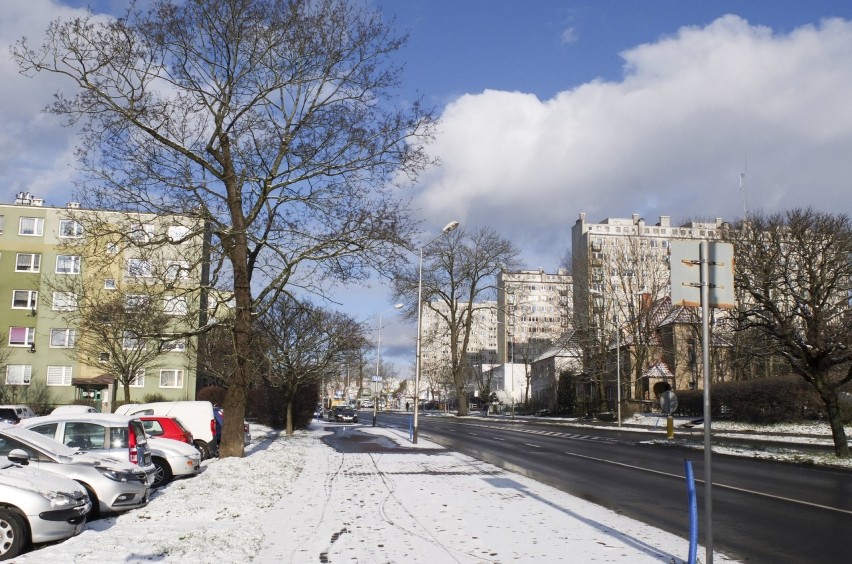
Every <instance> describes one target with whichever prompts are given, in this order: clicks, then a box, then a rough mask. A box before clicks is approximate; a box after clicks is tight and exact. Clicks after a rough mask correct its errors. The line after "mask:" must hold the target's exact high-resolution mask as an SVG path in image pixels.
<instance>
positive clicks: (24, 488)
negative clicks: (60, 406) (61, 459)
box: [0, 450, 92, 560]
mask: <svg viewBox="0 0 852 564" xmlns="http://www.w3.org/2000/svg"><path fill="white" fill-rule="evenodd" d="M10 454H11V455H12V458H15V457H21V456H23V457H25V456H26V453H25V452H23V451H20V450H13V451H12V452H11V453H10ZM91 508H92V502H91V501H90V500H89V496H88V494H87V493H86V490H85V489H83V486H81V485H80V484H78V483H77V482H75V481H74V480H70V479H68V478H63V477H62V476H57V475H56V474H51V473H49V472H45V471H43V470H37V469H35V468H29V467H27V466H21V465H19V464H15V463H13V462H12V461H11V460H8V459H7V460H2V461H0V532H2V542H0V560H7V559H9V558H14V557H16V556H18V555H19V554H21V553H22V552H24V551H25V550H26V549H27V548H28V547H29V546H30V545H31V544H40V543H45V542H55V541H60V540H65V539H67V538H70V537H73V536H74V535H76V534H78V533H79V532H80V531H81V530H82V529H83V524H84V523H85V522H86V514H87V513H88V512H89V510H90V509H91Z"/></svg>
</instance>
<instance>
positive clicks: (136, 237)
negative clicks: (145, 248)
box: [130, 224, 154, 243]
mask: <svg viewBox="0 0 852 564" xmlns="http://www.w3.org/2000/svg"><path fill="white" fill-rule="evenodd" d="M153 238H154V226H153V225H148V224H136V225H134V226H132V227H131V228H130V240H131V241H133V242H134V243H150V242H151V240H152V239H153Z"/></svg>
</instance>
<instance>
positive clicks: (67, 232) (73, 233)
mask: <svg viewBox="0 0 852 564" xmlns="http://www.w3.org/2000/svg"><path fill="white" fill-rule="evenodd" d="M59 236H60V237H74V238H78V237H82V236H83V225H82V224H81V223H80V222H78V221H74V220H73V219H60V220H59Z"/></svg>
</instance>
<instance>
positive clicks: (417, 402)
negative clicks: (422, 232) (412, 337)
mask: <svg viewBox="0 0 852 564" xmlns="http://www.w3.org/2000/svg"><path fill="white" fill-rule="evenodd" d="M458 226H459V222H458V221H451V222H449V223H448V224H446V225H445V226H444V228H443V229H441V232H440V233H439V234H438V236H437V237H435V238H434V239H432V240H431V241H429V242H428V243H426V244H425V245H423V246H422V247H420V270H419V276H418V282H417V358H416V360H415V363H414V420H413V424H412V431H411V442H412V443H414V444H417V413H418V411H419V407H420V334H421V333H422V332H423V249H425V248H426V247H428V246H429V245H431V244H432V243H434V242H435V241H437V240H438V239H440V238H441V237H442V236H443V235H446V234H447V233H449V232H450V231H454V230H455V229H456V228H457V227H458Z"/></svg>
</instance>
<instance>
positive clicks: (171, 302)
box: [163, 296, 189, 315]
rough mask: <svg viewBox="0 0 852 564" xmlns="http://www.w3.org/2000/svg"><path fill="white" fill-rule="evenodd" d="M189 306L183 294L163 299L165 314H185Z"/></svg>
mask: <svg viewBox="0 0 852 564" xmlns="http://www.w3.org/2000/svg"><path fill="white" fill-rule="evenodd" d="M188 311H189V306H188V305H187V303H186V298H185V297H183V296H171V297H168V298H165V299H164V300H163V312H164V313H165V314H166V315H186V314H187V312H188Z"/></svg>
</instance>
